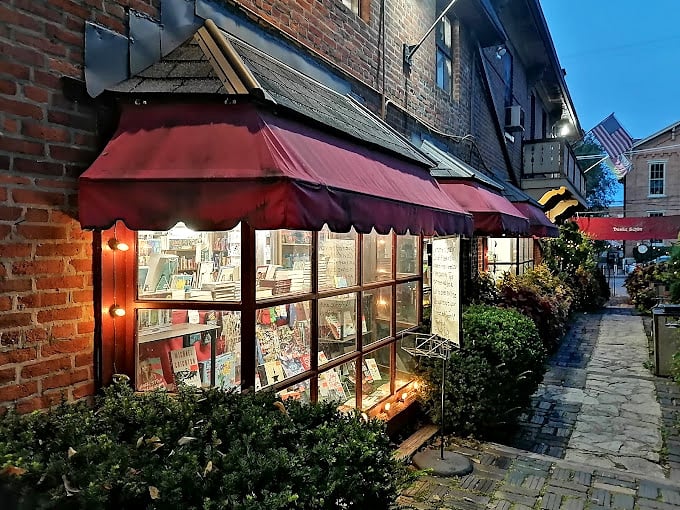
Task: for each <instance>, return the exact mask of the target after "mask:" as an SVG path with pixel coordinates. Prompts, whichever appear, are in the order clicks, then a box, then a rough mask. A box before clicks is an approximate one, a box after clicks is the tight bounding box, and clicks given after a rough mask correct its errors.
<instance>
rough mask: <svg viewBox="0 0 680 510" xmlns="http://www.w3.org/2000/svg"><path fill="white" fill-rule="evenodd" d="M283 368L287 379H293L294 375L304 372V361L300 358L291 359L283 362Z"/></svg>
mask: <svg viewBox="0 0 680 510" xmlns="http://www.w3.org/2000/svg"><path fill="white" fill-rule="evenodd" d="M281 366H282V367H283V372H284V374H286V377H293V376H294V375H297V374H300V373H302V372H304V369H303V367H302V360H301V359H300V358H289V359H285V360H281Z"/></svg>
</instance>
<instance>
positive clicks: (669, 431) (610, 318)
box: [398, 296, 680, 510]
mask: <svg viewBox="0 0 680 510" xmlns="http://www.w3.org/2000/svg"><path fill="white" fill-rule="evenodd" d="M623 303H624V299H622V298H621V297H620V296H617V299H612V301H611V302H610V304H611V305H614V306H611V307H610V308H608V309H606V310H605V311H604V312H603V313H601V314H592V315H591V314H583V315H581V316H579V317H577V318H576V320H575V321H574V322H573V323H572V326H571V329H570V331H569V333H568V334H567V336H566V338H565V339H564V341H563V342H562V344H561V347H560V349H559V350H558V352H557V353H556V354H555V355H554V356H553V357H552V359H551V362H550V367H549V370H548V372H547V373H546V376H545V378H544V380H543V383H542V384H541V386H540V387H539V389H538V391H537V392H536V394H535V395H534V396H533V398H532V407H531V409H530V410H529V411H528V412H527V413H526V414H525V415H524V416H523V418H522V420H521V423H520V429H519V432H518V434H517V435H516V436H515V438H514V439H513V440H512V442H511V444H512V446H505V445H499V444H495V443H480V442H474V441H468V440H463V439H460V438H455V437H452V438H449V442H450V444H447V448H448V449H450V450H452V451H456V452H458V453H462V454H464V455H467V456H469V457H470V458H471V459H472V460H473V461H474V471H473V472H472V474H470V475H468V476H465V477H462V478H435V477H430V476H424V477H421V478H420V479H419V480H418V481H417V482H416V483H415V484H413V485H412V486H411V487H410V488H409V489H407V490H406V491H405V492H404V493H403V494H402V496H401V497H400V499H399V502H398V503H399V506H398V508H403V509H406V508H409V509H420V510H435V509H436V510H446V509H453V508H456V509H466V510H473V509H474V510H481V509H490V510H529V509H534V510H583V509H585V508H589V509H599V508H603V509H622V510H680V427H679V425H680V387H679V386H678V385H677V384H675V383H673V382H672V381H670V380H668V379H665V378H659V377H654V376H653V375H652V373H651V372H650V371H649V369H648V368H647V364H648V359H649V356H648V343H647V337H646V334H645V331H644V328H643V319H642V318H641V317H640V316H636V315H633V314H632V309H631V308H630V306H627V305H625V304H623ZM662 431H663V433H662ZM429 447H433V448H436V447H437V445H436V444H435V445H430V446H429Z"/></svg>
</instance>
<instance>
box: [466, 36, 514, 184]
mask: <svg viewBox="0 0 680 510" xmlns="http://www.w3.org/2000/svg"><path fill="white" fill-rule="evenodd" d="M477 58H478V62H479V67H480V75H481V77H482V84H483V85H484V94H485V95H486V100H487V104H489V105H490V106H491V108H492V109H493V114H492V115H491V117H493V121H494V122H493V125H494V128H495V129H496V136H497V137H498V141H499V142H500V144H501V152H502V153H503V159H504V160H505V165H506V166H507V167H508V174H509V175H510V181H511V182H512V184H514V185H515V186H517V187H518V188H520V189H521V188H522V187H521V185H520V183H519V182H518V180H517V176H516V175H515V172H514V171H513V168H512V160H511V159H510V153H509V152H508V147H507V146H506V145H505V134H504V131H503V126H501V123H500V120H499V119H498V114H497V113H496V112H497V110H496V102H495V101H494V98H493V94H492V93H491V83H490V81H489V73H488V72H487V69H486V66H485V65H484V56H483V55H482V47H481V46H480V44H479V42H477Z"/></svg>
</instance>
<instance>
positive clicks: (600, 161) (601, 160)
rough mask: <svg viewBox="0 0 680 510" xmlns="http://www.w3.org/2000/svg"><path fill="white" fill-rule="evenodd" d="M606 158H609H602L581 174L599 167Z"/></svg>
mask: <svg viewBox="0 0 680 510" xmlns="http://www.w3.org/2000/svg"><path fill="white" fill-rule="evenodd" d="M608 157H609V156H605V157H604V158H602V159H599V160H598V161H597V163H593V164H592V165H590V166H589V167H588V168H586V169H585V170H584V171H583V173H584V174H585V173H586V172H588V171H589V170H592V169H593V168H595V167H596V166H597V165H599V164H600V163H602V162H603V161H604V160H605V159H607V158H608Z"/></svg>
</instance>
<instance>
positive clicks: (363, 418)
mask: <svg viewBox="0 0 680 510" xmlns="http://www.w3.org/2000/svg"><path fill="white" fill-rule="evenodd" d="M361 419H362V420H364V421H365V422H366V423H368V415H367V414H366V413H361Z"/></svg>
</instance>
